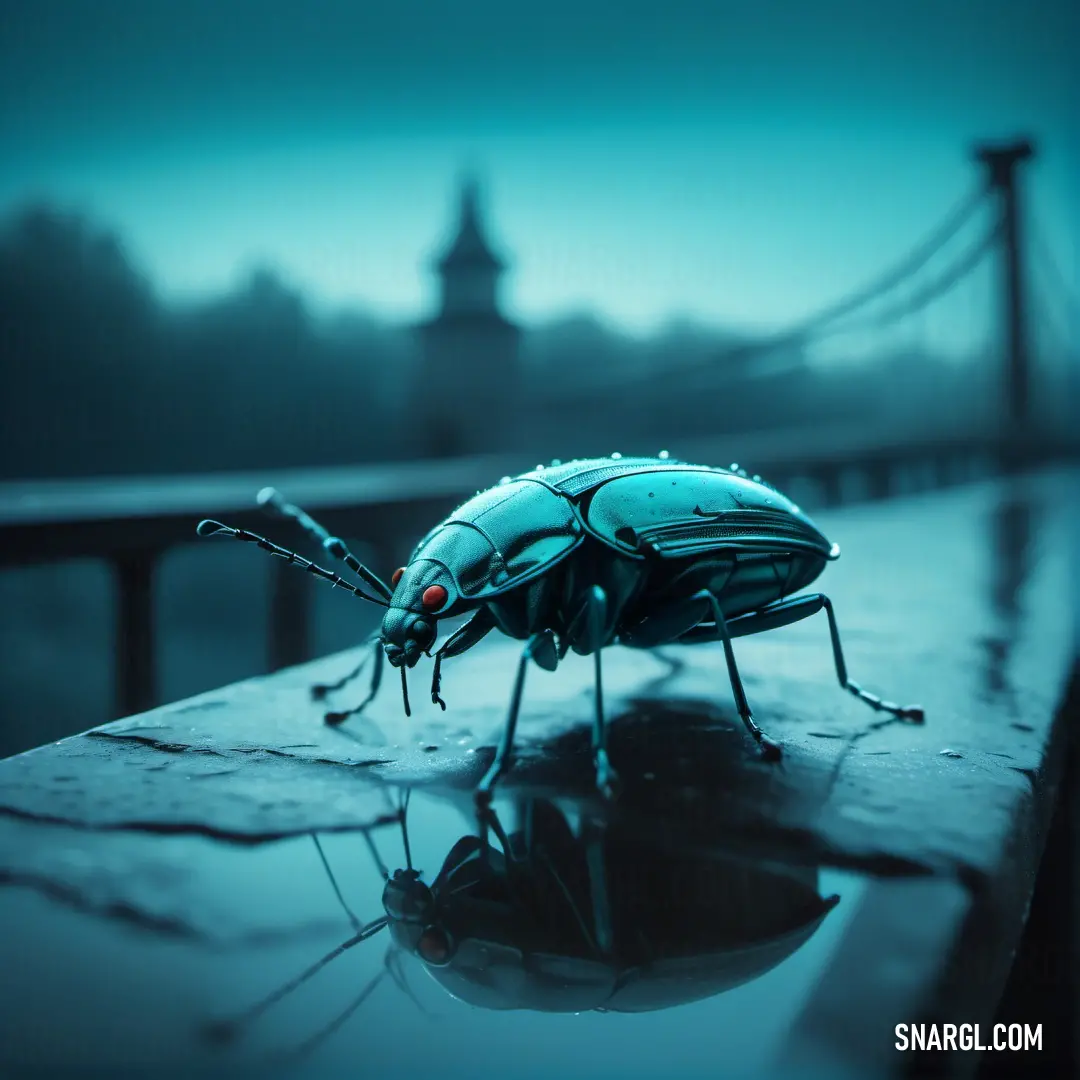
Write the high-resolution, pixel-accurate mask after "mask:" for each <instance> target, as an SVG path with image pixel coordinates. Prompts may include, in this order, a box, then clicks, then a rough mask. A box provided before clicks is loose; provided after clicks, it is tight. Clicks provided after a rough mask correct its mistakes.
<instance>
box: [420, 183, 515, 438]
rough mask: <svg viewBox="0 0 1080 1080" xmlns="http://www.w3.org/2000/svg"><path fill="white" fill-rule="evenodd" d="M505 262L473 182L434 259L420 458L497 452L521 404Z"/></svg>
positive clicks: (423, 332) (424, 328) (465, 186)
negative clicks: (503, 294)
mask: <svg viewBox="0 0 1080 1080" xmlns="http://www.w3.org/2000/svg"><path fill="white" fill-rule="evenodd" d="M505 270H506V263H505V262H504V261H503V260H502V259H500V258H499V256H498V255H496V254H495V252H494V251H493V250H492V248H491V245H490V244H489V243H488V240H487V237H486V235H485V230H484V227H483V220H482V215H481V209H480V188H479V184H478V183H477V181H476V179H475V178H473V177H468V178H466V179H465V180H464V181H463V182H462V184H461V189H460V192H459V205H458V221H457V228H456V231H455V234H454V236H453V238H452V240H451V242H450V244H449V245H448V247H447V248H446V249H445V251H444V252H443V254H442V255H441V256H440V257H439V258H438V259H437V260H436V261H435V271H436V273H437V275H438V278H439V302H438V310H437V311H436V313H435V315H434V316H433V317H432V318H430V319H428V320H426V321H425V322H423V323H422V324H421V325H420V327H419V330H420V341H421V361H420V370H419V378H418V381H417V386H416V388H415V394H414V397H413V408H412V409H410V410H409V414H408V421H407V422H408V423H410V424H415V425H416V427H415V438H413V439H411V440H410V441H411V442H412V445H413V446H414V447H415V448H416V450H417V452H419V453H420V454H421V455H423V456H432V457H447V456H454V455H458V454H478V453H488V452H493V451H498V450H500V449H503V448H504V446H505V440H506V438H507V436H508V434H509V432H510V431H511V430H512V428H511V423H512V420H513V417H514V415H515V413H516V412H517V408H516V405H515V401H514V394H515V392H516V389H517V386H518V352H519V341H520V336H521V335H520V328H519V327H518V326H517V325H515V324H514V323H512V322H511V321H510V320H509V319H507V318H506V316H505V315H504V314H503V313H502V311H501V310H500V307H499V281H500V278H501V277H502V275H503V273H504V272H505Z"/></svg>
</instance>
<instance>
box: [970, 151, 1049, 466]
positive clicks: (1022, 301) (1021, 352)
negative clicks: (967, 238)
mask: <svg viewBox="0 0 1080 1080" xmlns="http://www.w3.org/2000/svg"><path fill="white" fill-rule="evenodd" d="M1034 156H1035V148H1034V146H1033V145H1032V143H1031V141H1030V140H1028V139H1017V140H1015V141H1014V142H1011V143H1005V144H1001V145H994V146H990V145H985V144H984V145H980V146H977V147H976V148H975V160H976V161H978V162H979V163H980V164H982V165H983V166H984V167H985V169H986V177H987V188H988V190H989V191H991V192H993V193H994V194H995V195H996V197H997V203H998V212H999V215H1000V219H999V220H1000V226H1001V286H1002V312H1003V313H1004V326H1003V330H1004V346H1005V370H1006V375H1005V391H1006V394H1007V395H1008V400H1007V401H1006V414H1005V424H1006V429H1005V432H1004V435H1005V448H1004V449H1005V455H1006V458H1007V462H1008V463H1017V462H1019V461H1021V460H1022V459H1023V457H1024V456H1025V452H1026V450H1027V448H1028V444H1029V443H1030V441H1031V439H1032V436H1033V434H1034V433H1033V431H1032V425H1031V370H1030V367H1031V363H1030V354H1029V351H1028V335H1027V304H1026V296H1025V292H1024V264H1023V256H1024V251H1023V220H1022V215H1021V211H1020V200H1019V196H1018V191H1017V169H1018V166H1019V165H1020V163H1021V162H1023V161H1029V160H1030V159H1031V158H1033V157H1034Z"/></svg>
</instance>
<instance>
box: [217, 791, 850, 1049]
mask: <svg viewBox="0 0 1080 1080" xmlns="http://www.w3.org/2000/svg"><path fill="white" fill-rule="evenodd" d="M517 811H518V818H519V822H518V828H517V829H516V830H515V831H513V832H511V833H509V834H508V833H507V831H506V829H505V828H504V827H503V825H502V823H501V822H500V820H499V817H498V815H497V813H496V811H495V810H494V808H493V807H489V808H485V810H484V811H483V815H484V817H485V819H486V821H487V824H489V825H490V827H491V830H492V831H493V832H494V833H495V834H496V835H497V836H498V838H499V846H500V848H501V850H499V849H497V848H494V847H490V848H489V847H488V846H487V844H486V841H485V840H483V839H482V838H481V837H479V836H477V835H475V834H471V833H470V834H468V835H466V836H463V837H462V838H461V839H459V840H458V841H457V842H456V843H455V844H454V845H453V847H452V848H451V849H450V852H449V853H448V855H447V856H446V858H445V860H444V861H443V864H442V867H441V869H440V870H439V872H438V873H437V874H436V875H435V877H434V878H433V879H432V880H431V882H430V884H428V883H425V881H424V880H423V875H422V874H421V872H420V871H418V870H416V869H414V868H413V866H412V859H411V854H410V849H409V844H408V831H407V827H406V821H405V813H406V807H403V808H402V810H401V812H400V815H399V816H398V818H397V820H398V821H399V822H400V825H401V830H402V834H403V837H404V840H405V845H404V846H405V852H406V862H407V867H406V868H405V869H397V870H394V871H393V872H390V871H389V870H388V868H387V867H386V865H385V864H384V863H383V861H382V859H381V858H380V856H379V853H378V850H377V848H376V846H375V844H374V843H373V841H372V840H371V836H370V832H371V831H372V830H371V828H365V829H364V836H365V838H366V839H367V841H368V847H369V850H370V852H371V854H372V856H373V858H374V859H375V863H376V866H377V867H378V870H379V872H380V875H381V877H382V878H383V881H384V886H383V892H382V907H383V914H382V915H381V916H380V917H379V918H377V919H374V920H372V921H371V922H369V923H367V924H363V923H361V922H360V920H359V919H358V918H357V917H356V915H355V914H354V913H353V911H352V909H351V908H350V907H349V906H348V905H347V903H346V902H345V900H344V899H343V898H342V893H341V890H340V888H339V886H338V884H337V881H336V880H335V878H334V874H333V871H332V869H331V868H330V864H329V862H328V861H327V859H326V856H325V853H324V852H323V850H322V847H321V845H320V844H319V841H318V839H317V837H315V836H314V834H313V839H314V840H315V843H316V845H317V847H318V851H319V856H320V859H321V860H322V863H323V867H324V869H325V871H326V873H327V875H328V877H329V880H330V884H331V886H332V888H333V890H334V892H335V894H336V895H337V897H338V900H339V902H340V903H341V904H342V907H343V908H344V911H345V913H346V915H347V916H348V918H349V920H350V922H351V923H352V925H353V929H354V933H353V934H352V936H351V937H349V938H348V939H346V940H345V941H344V942H343V943H342V944H341V945H339V946H338V947H337V948H335V949H333V950H331V951H330V952H329V953H328V954H327V955H326V956H324V957H323V958H322V959H321V960H319V961H317V962H316V963H314V964H312V965H311V966H309V967H308V969H307V970H306V971H305V972H304V973H303V974H302V975H300V976H299V978H295V979H292V980H290V981H289V982H288V983H287V984H285V987H283V988H279V989H277V990H275V991H274V992H273V993H272V994H270V995H268V996H267V997H266V998H264V999H263V1000H262V1001H261V1002H259V1003H258V1004H256V1005H255V1006H254V1007H252V1008H249V1009H247V1010H245V1011H244V1012H243V1013H242V1014H241V1015H240V1016H239V1017H237V1018H235V1019H233V1020H231V1021H225V1022H223V1023H221V1022H219V1023H218V1024H216V1025H213V1026H212V1028H211V1031H212V1033H213V1034H214V1035H215V1036H217V1037H218V1038H219V1039H230V1038H235V1037H236V1036H237V1035H238V1034H239V1032H240V1029H241V1028H242V1026H243V1025H244V1024H245V1023H249V1022H251V1021H252V1020H254V1019H255V1018H256V1017H257V1016H258V1015H261V1014H262V1013H263V1012H264V1011H265V1010H266V1009H267V1008H269V1007H270V1006H271V1005H272V1004H275V1003H276V1002H278V1001H280V1000H281V999H282V998H283V997H284V996H285V995H286V994H287V993H289V992H291V991H292V990H294V989H296V988H297V987H298V986H299V985H301V984H302V983H303V982H306V981H307V980H308V979H309V978H311V977H313V976H314V975H315V974H316V973H317V972H318V971H320V970H321V969H322V968H323V967H324V966H325V965H326V964H328V963H330V962H331V961H332V960H334V959H336V958H337V957H339V956H341V955H342V954H343V953H344V952H347V951H349V950H351V949H352V948H354V947H355V946H357V945H359V944H360V943H361V942H364V941H367V940H369V939H370V938H372V937H374V936H375V935H376V934H377V933H379V932H380V931H381V930H383V929H388V930H389V934H390V937H391V944H390V947H389V949H388V951H387V953H386V958H385V959H384V969H383V970H382V971H379V972H378V973H377V974H376V975H375V976H374V978H373V979H372V980H371V981H370V982H369V983H368V984H367V985H366V986H365V987H364V988H363V990H362V991H361V993H360V994H359V995H358V997H357V998H356V999H354V1001H353V1003H352V1004H351V1005H350V1007H349V1009H348V1010H346V1013H345V1014H344V1016H347V1015H348V1014H349V1013H350V1012H352V1011H353V1010H354V1009H355V1008H356V1007H358V1004H359V1003H362V1002H363V1001H364V1000H366V998H367V996H368V995H369V994H370V993H371V992H372V991H373V990H374V988H375V986H377V985H378V983H379V982H380V981H381V980H382V978H383V977H384V976H385V975H386V974H387V973H389V974H391V975H392V976H393V978H394V980H395V981H396V982H397V983H398V985H399V987H401V989H403V990H404V991H405V992H406V993H409V994H410V996H412V995H411V990H410V989H409V987H408V983H407V981H406V978H405V973H404V969H403V968H402V967H401V966H400V965H399V963H398V962H397V961H395V960H392V959H391V957H395V956H397V955H399V954H404V955H406V956H411V957H413V958H415V959H416V960H417V961H419V962H420V964H421V965H422V966H423V968H424V969H425V970H426V972H427V973H428V974H429V975H430V976H431V977H432V979H434V981H435V982H437V983H438V984H439V985H440V986H441V987H442V988H443V989H444V990H445V991H446V992H447V993H448V994H449V995H450V996H451V997H454V998H457V999H458V1000H459V1001H463V1002H465V1003H466V1004H468V1005H472V1006H474V1007H478V1008H482V1009H490V1010H499V1011H506V1010H516V1009H522V1010H530V1011H536V1012H548V1013H571V1012H573V1013H577V1012H585V1011H597V1012H624V1013H625V1012H653V1011H657V1010H661V1009H668V1008H673V1007H677V1006H680V1005H685V1004H689V1003H691V1002H694V1001H700V1000H703V999H705V998H709V997H713V996H715V995H717V994H721V993H725V992H727V991H729V990H731V989H734V988H736V987H738V986H741V985H744V984H746V983H749V982H752V981H753V980H755V979H757V978H760V977H761V976H762V975H764V974H766V973H767V972H768V971H771V970H772V969H773V968H775V967H777V966H778V965H779V964H781V963H782V962H783V961H785V960H786V959H787V958H788V957H789V956H791V955H793V954H794V953H795V952H796V951H798V950H799V949H800V948H801V947H802V946H803V945H804V944H805V943H806V942H807V941H808V940H809V939H810V938H811V937H812V936H813V935H814V933H815V932H816V931H817V929H818V928H819V927H820V926H821V924H822V922H823V921H824V919H825V918H826V917H827V915H828V914H829V912H830V911H832V910H833V908H835V907H836V905H837V904H838V903H839V901H840V897H839V896H838V895H836V894H831V895H828V896H824V895H822V893H821V890H820V886H819V870H818V867H817V866H815V865H805V866H795V865H792V866H780V865H770V864H766V863H763V864H760V865H759V864H757V863H753V862H748V861H744V860H739V861H736V860H734V859H731V858H727V857H721V856H719V855H718V854H717V853H716V852H714V851H711V850H708V851H702V850H700V849H695V848H693V847H692V846H686V847H685V848H684V847H682V846H681V845H680V846H678V847H676V848H675V849H670V848H668V847H666V846H665V845H662V844H660V843H653V842H649V841H643V840H642V837H641V831H640V829H639V828H638V827H637V824H638V823H637V822H636V821H633V820H630V819H628V818H626V817H622V818H620V819H614V820H609V821H606V822H604V821H600V820H588V819H587V820H584V821H582V822H581V824H580V825H579V826H578V828H577V829H576V830H575V829H573V828H572V827H571V824H570V821H569V815H568V814H567V813H566V811H564V810H563V809H562V808H560V807H559V806H558V805H557V804H556V803H555V802H554V801H552V800H549V799H542V798H533V799H527V800H522V801H520V802H519V803H518V804H517ZM390 820H391V819H390V818H389V817H388V818H386V819H384V820H383V822H381V824H389V823H390ZM415 1000H416V999H415V998H414V1001H415ZM417 1004H419V1002H417ZM344 1016H342V1017H339V1018H338V1019H337V1020H336V1021H334V1022H332V1023H331V1024H330V1025H328V1026H327V1027H326V1028H324V1029H323V1030H324V1031H327V1032H329V1031H333V1030H336V1029H337V1027H338V1026H339V1024H340V1022H341V1021H342V1020H343V1019H344ZM310 1042H311V1041H310V1040H309V1044H308V1045H309V1046H310Z"/></svg>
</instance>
